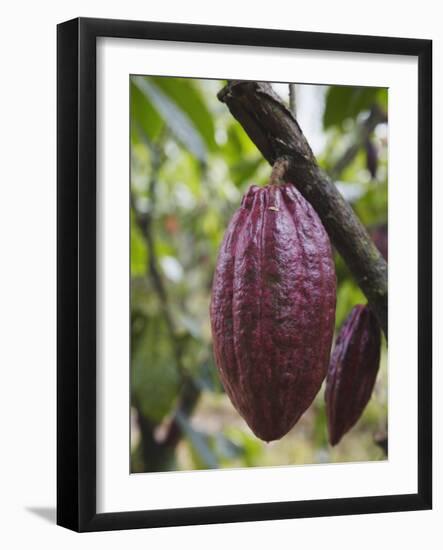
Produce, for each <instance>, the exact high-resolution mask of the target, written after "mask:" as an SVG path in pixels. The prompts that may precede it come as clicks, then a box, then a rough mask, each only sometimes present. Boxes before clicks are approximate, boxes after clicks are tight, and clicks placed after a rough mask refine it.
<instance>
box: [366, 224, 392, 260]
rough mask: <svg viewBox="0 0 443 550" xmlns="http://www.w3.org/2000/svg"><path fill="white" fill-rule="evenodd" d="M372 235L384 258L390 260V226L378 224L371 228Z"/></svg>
mask: <svg viewBox="0 0 443 550" xmlns="http://www.w3.org/2000/svg"><path fill="white" fill-rule="evenodd" d="M370 235H371V238H372V240H373V241H374V243H375V246H376V247H377V248H378V249H379V251H380V254H381V255H382V256H383V258H384V259H385V260H386V261H388V226H387V224H385V223H384V224H381V225H376V226H374V227H372V229H371V230H370Z"/></svg>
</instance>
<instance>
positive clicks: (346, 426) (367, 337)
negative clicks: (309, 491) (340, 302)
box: [325, 305, 381, 445]
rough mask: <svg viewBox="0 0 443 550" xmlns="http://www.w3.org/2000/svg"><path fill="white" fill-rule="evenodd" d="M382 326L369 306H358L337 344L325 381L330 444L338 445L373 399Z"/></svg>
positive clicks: (340, 334) (346, 321) (378, 363)
mask: <svg viewBox="0 0 443 550" xmlns="http://www.w3.org/2000/svg"><path fill="white" fill-rule="evenodd" d="M380 346H381V336H380V326H379V324H378V321H377V319H376V317H375V315H374V313H373V312H372V311H371V309H370V308H369V306H367V305H366V306H363V305H357V306H355V307H354V308H353V309H352V311H351V313H350V314H349V316H348V317H347V318H346V320H345V322H344V323H343V326H342V328H341V330H340V333H339V335H338V336H337V340H336V342H335V347H334V351H333V353H332V357H331V362H330V364H329V369H328V375H327V378H326V392H325V400H326V414H327V419H328V432H329V441H330V443H331V445H336V444H337V443H338V442H339V441H340V439H341V438H342V437H343V435H344V434H345V433H346V432H347V431H349V430H350V429H351V428H352V426H354V424H355V423H356V422H357V420H358V419H359V418H360V416H361V414H362V412H363V410H364V408H365V407H366V405H367V404H368V401H369V399H370V398H371V394H372V390H373V389H374V385H375V379H376V378H377V373H378V369H379V365H380Z"/></svg>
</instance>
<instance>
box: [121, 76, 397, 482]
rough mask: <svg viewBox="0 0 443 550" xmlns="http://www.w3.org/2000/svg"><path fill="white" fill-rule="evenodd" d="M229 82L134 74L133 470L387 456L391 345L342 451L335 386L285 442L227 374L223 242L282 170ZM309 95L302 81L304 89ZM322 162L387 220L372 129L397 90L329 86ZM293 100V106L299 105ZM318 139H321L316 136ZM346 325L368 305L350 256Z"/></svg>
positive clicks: (368, 220) (382, 132)
mask: <svg viewBox="0 0 443 550" xmlns="http://www.w3.org/2000/svg"><path fill="white" fill-rule="evenodd" d="M222 86H223V82H221V81H209V80H193V79H184V78H168V77H144V76H133V77H132V78H131V133H130V135H131V243H130V245H131V411H132V414H131V448H132V460H131V469H132V471H134V472H139V471H150V470H162V469H165V470H169V469H198V468H205V469H206V468H220V467H242V466H243V467H244V466H270V465H280V464H304V463H318V462H341V461H350V460H352V461H363V460H377V459H382V458H383V457H384V455H383V452H382V451H381V449H380V448H379V447H378V446H377V445H376V444H375V443H374V434H375V433H376V432H379V431H383V430H384V429H385V428H386V418H387V370H386V349H385V348H384V350H383V354H382V366H381V369H380V373H379V376H378V381H377V386H376V389H375V391H374V395H373V398H372V400H371V402H370V403H369V405H368V407H367V408H366V411H365V413H364V415H363V417H362V418H361V419H360V421H359V422H358V424H357V425H356V426H355V427H354V428H353V429H352V430H351V431H350V432H349V434H347V435H346V436H345V437H344V438H343V440H342V442H341V443H340V444H339V445H338V446H337V447H335V448H331V447H330V446H329V445H328V441H327V432H326V418H325V407H324V401H323V400H324V397H323V389H322V391H321V392H320V393H319V395H318V396H317V398H316V400H315V402H314V403H313V405H312V406H311V407H310V409H309V410H308V411H307V412H306V413H305V414H304V415H303V417H302V419H301V420H300V421H299V422H298V423H297V425H296V426H295V427H294V428H293V430H291V432H290V433H289V434H288V435H287V436H285V437H284V438H283V439H282V440H280V441H277V442H273V443H270V444H265V443H263V442H262V441H260V440H258V439H257V438H256V437H255V436H254V435H253V434H252V432H251V431H250V430H249V428H248V427H247V426H246V424H245V422H244V421H243V420H242V418H241V417H240V416H239V415H238V414H237V412H236V411H235V409H234V408H233V406H232V405H231V403H230V401H229V400H228V398H227V396H226V395H225V394H224V392H223V388H222V386H221V384H220V381H219V379H218V375H217V372H216V369H215V365H214V360H213V356H212V349H211V333H210V324H209V300H210V289H211V282H212V275H213V272H214V266H215V262H216V257H217V251H218V247H219V245H220V243H221V240H222V238H223V234H224V231H225V228H226V226H227V224H228V222H229V219H230V217H231V216H232V214H233V213H234V211H235V210H236V209H237V208H238V206H239V204H240V200H241V197H242V194H243V193H244V192H245V191H246V189H247V188H248V186H249V185H251V184H252V183H255V184H258V185H263V184H265V183H266V181H267V178H268V177H269V174H270V167H269V166H268V165H267V163H266V162H265V161H264V160H263V158H262V157H261V155H260V154H259V152H258V150H257V149H256V147H255V146H254V144H253V143H252V142H251V141H250V140H249V138H248V137H247V135H246V134H245V132H244V131H243V129H242V128H241V126H240V125H239V124H238V123H237V122H236V121H235V119H234V118H233V117H232V116H231V115H230V113H229V112H228V110H227V109H226V107H225V106H224V105H223V104H221V103H220V102H219V101H218V100H217V98H216V94H217V92H218V91H219V90H220V88H221V87H222ZM301 88H302V86H301V85H299V86H297V89H298V90H299V91H302V90H301ZM322 89H323V93H322V95H321V98H322V99H321V101H319V102H318V106H317V109H318V119H319V120H320V122H321V124H322V133H323V135H324V137H325V140H324V147H323V150H322V151H320V152H319V153H318V154H317V158H318V161H319V163H320V165H321V166H322V167H323V168H324V169H325V170H326V171H333V169H334V166H335V165H336V163H337V162H338V161H339V159H340V158H341V157H342V156H343V155H345V154H346V153H347V151H349V149H350V148H352V147H353V148H354V154H353V155H352V158H351V160H350V162H347V163H346V166H345V168H344V169H343V170H342V171H341V173H340V175H339V177H338V181H337V185H338V186H339V188H340V190H341V191H342V193H343V194H344V196H345V198H347V200H349V201H350V202H351V203H352V205H353V207H354V209H355V211H356V212H357V214H358V216H359V217H360V219H361V220H362V222H363V223H364V224H366V225H367V226H371V225H374V224H379V223H384V222H386V220H387V140H386V135H387V132H386V125H383V124H381V125H379V126H377V128H376V129H375V131H373V132H371V134H370V140H371V143H372V144H373V145H374V147H375V150H376V151H377V159H376V160H377V176H376V178H373V177H372V176H371V175H370V173H369V171H368V166H367V155H368V151H367V143H365V142H364V141H363V140H361V139H360V136H361V131H360V129H361V126H362V124H364V123H365V120H366V118H367V116H368V114H369V112H370V111H371V109H373V108H374V105H377V106H378V107H379V108H381V109H383V110H384V111H385V112H386V110H387V90H385V89H376V88H352V87H343V86H332V87H327V86H325V87H322ZM285 99H286V98H285ZM308 139H309V136H308ZM336 270H337V279H338V294H337V315H336V325H337V327H339V326H340V325H341V323H342V322H343V320H344V319H345V317H346V316H347V314H348V313H349V311H350V309H351V308H352V307H353V306H354V305H355V304H357V303H364V302H365V299H364V297H363V295H362V292H361V291H360V289H359V288H358V287H357V286H356V284H355V282H354V281H353V279H352V278H351V276H350V274H349V271H348V269H347V267H346V265H345V264H344V262H343V261H342V259H341V258H340V257H339V256H338V255H337V256H336Z"/></svg>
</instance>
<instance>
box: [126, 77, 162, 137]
mask: <svg viewBox="0 0 443 550" xmlns="http://www.w3.org/2000/svg"><path fill="white" fill-rule="evenodd" d="M133 78H134V77H132V79H131V139H132V140H133V142H135V143H138V142H139V141H140V136H139V130H140V129H142V130H143V132H144V133H145V134H146V135H147V136H148V138H149V139H150V140H151V141H154V140H155V139H156V138H157V137H158V136H159V134H160V131H161V129H162V127H163V124H164V122H163V120H162V118H161V116H160V115H159V114H158V112H157V110H156V109H155V108H154V107H153V105H152V103H151V101H149V100H147V99H146V97H145V95H144V94H143V93H142V92H141V91H140V89H139V88H138V87H137V86H136V85H135V83H134V81H133Z"/></svg>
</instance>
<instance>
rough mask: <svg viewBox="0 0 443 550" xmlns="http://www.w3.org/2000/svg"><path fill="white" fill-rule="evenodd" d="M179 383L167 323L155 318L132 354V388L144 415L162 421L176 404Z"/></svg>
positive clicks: (150, 321) (147, 325) (148, 325)
mask: <svg viewBox="0 0 443 550" xmlns="http://www.w3.org/2000/svg"><path fill="white" fill-rule="evenodd" d="M179 380H180V379H179V375H178V371H177V368H176V364H175V358H174V353H173V350H172V347H171V342H170V339H169V337H168V332H167V329H166V325H165V322H164V320H163V319H162V318H151V319H149V320H148V321H147V323H146V327H145V330H144V334H143V335H142V337H141V338H140V339H139V341H138V344H137V347H136V349H135V350H133V353H132V389H133V391H134V394H135V397H136V398H137V401H138V403H139V405H140V408H141V411H142V413H143V414H144V415H145V416H147V417H149V418H150V419H151V420H153V421H155V422H160V421H161V420H162V418H163V417H164V416H165V415H166V414H168V413H169V412H170V411H171V409H172V407H173V405H174V402H175V399H176V397H177V393H178V388H179Z"/></svg>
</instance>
